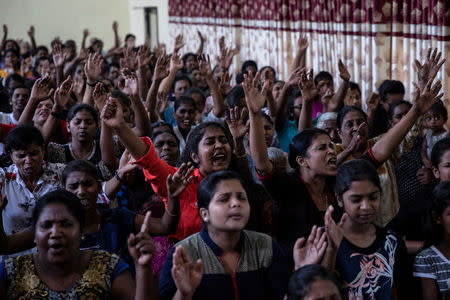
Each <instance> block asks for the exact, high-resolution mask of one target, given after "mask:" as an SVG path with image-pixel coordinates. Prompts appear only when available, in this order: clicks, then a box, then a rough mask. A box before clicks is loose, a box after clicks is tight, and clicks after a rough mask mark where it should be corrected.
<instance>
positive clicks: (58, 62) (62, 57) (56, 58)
mask: <svg viewBox="0 0 450 300" xmlns="http://www.w3.org/2000/svg"><path fill="white" fill-rule="evenodd" d="M52 56H53V63H54V64H55V67H57V68H58V67H62V66H64V62H65V61H66V59H67V52H66V53H64V51H63V48H62V46H61V43H55V44H54V46H53V49H52Z"/></svg>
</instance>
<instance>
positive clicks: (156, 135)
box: [151, 129, 180, 146]
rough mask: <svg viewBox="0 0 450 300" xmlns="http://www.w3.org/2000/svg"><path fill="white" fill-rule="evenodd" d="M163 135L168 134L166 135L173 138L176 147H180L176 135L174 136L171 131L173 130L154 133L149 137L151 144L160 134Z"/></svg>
mask: <svg viewBox="0 0 450 300" xmlns="http://www.w3.org/2000/svg"><path fill="white" fill-rule="evenodd" d="M164 133H168V134H170V135H171V136H173V137H174V138H175V140H176V142H177V145H178V146H180V140H179V139H178V137H177V135H176V134H175V132H174V131H173V129H171V130H169V131H157V132H154V133H153V134H152V136H151V140H152V142H154V141H155V140H156V138H157V137H158V136H160V135H161V134H164Z"/></svg>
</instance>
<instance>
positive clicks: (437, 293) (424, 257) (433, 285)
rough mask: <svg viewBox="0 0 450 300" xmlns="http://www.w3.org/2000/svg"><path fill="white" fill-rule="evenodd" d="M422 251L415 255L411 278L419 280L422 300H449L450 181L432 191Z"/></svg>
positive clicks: (442, 183)
mask: <svg viewBox="0 0 450 300" xmlns="http://www.w3.org/2000/svg"><path fill="white" fill-rule="evenodd" d="M430 211H431V215H430V216H429V218H430V224H429V225H430V226H429V231H430V232H429V234H427V235H426V239H425V247H426V248H425V250H423V251H422V252H420V253H419V254H418V255H417V256H416V260H415V263H414V276H416V277H420V279H421V283H422V296H423V299H425V300H437V299H448V295H449V294H448V289H449V287H450V285H449V284H450V261H449V259H448V258H449V257H450V182H449V181H444V182H441V183H439V184H438V185H437V186H436V187H435V188H434V191H433V203H432V206H431V210H430Z"/></svg>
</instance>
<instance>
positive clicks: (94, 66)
mask: <svg viewBox="0 0 450 300" xmlns="http://www.w3.org/2000/svg"><path fill="white" fill-rule="evenodd" d="M102 69H103V59H102V56H101V54H99V53H94V54H92V53H91V54H89V57H88V60H87V62H86V64H85V65H84V73H85V74H86V77H87V81H88V83H90V84H94V83H95V82H97V81H98V79H99V78H100V75H101V74H102Z"/></svg>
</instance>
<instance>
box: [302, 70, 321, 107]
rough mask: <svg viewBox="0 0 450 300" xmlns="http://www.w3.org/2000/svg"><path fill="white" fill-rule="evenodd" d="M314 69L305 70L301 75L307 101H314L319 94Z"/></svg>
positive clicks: (304, 96) (303, 93)
mask: <svg viewBox="0 0 450 300" xmlns="http://www.w3.org/2000/svg"><path fill="white" fill-rule="evenodd" d="M313 74H314V71H313V69H310V71H309V73H308V74H306V71H303V72H302V73H301V76H300V84H299V85H300V90H301V92H302V96H303V99H304V100H305V101H310V102H311V101H313V100H314V99H316V97H317V95H319V91H318V90H317V87H316V85H315V84H314V77H313Z"/></svg>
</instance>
